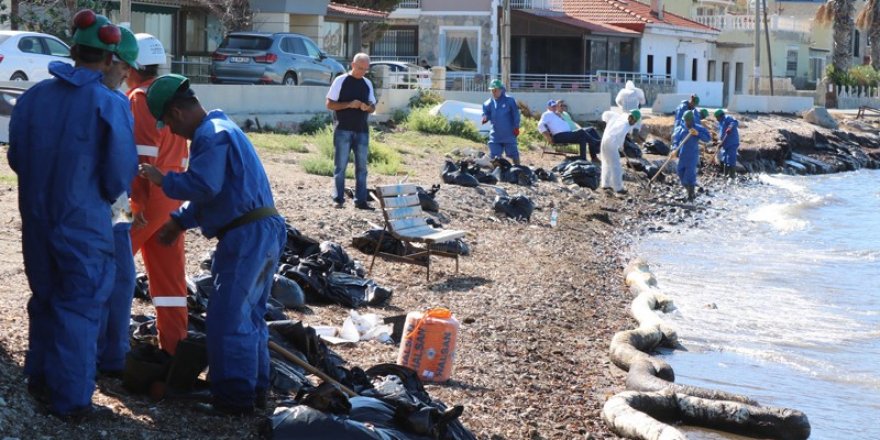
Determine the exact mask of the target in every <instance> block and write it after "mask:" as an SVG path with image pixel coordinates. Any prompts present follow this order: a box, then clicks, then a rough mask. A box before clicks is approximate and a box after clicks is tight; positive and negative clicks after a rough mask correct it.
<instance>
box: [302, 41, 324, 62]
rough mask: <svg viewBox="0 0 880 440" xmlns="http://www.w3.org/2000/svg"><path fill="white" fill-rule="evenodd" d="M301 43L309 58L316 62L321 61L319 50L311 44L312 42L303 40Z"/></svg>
mask: <svg viewBox="0 0 880 440" xmlns="http://www.w3.org/2000/svg"><path fill="white" fill-rule="evenodd" d="M302 42H303V44H305V45H306V51H307V52H308V53H309V56H310V57H312V58H314V59H316V60H318V59H321V49H318V46H315V43H312V40H308V39H305V38H303V39H302Z"/></svg>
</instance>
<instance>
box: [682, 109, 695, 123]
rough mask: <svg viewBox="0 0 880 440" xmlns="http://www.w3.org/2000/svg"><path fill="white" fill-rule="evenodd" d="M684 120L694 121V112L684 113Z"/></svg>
mask: <svg viewBox="0 0 880 440" xmlns="http://www.w3.org/2000/svg"><path fill="white" fill-rule="evenodd" d="M682 119H684V120H685V121H693V120H694V111H693V110H688V111H686V112H684V117H683V118H682Z"/></svg>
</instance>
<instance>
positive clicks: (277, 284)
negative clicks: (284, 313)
mask: <svg viewBox="0 0 880 440" xmlns="http://www.w3.org/2000/svg"><path fill="white" fill-rule="evenodd" d="M270 295H271V296H272V298H273V299H275V300H276V301H278V302H279V303H280V304H281V305H283V306H284V307H286V308H288V309H296V308H299V307H302V306H304V305H305V304H306V295H305V293H303V290H302V287H299V284H296V282H294V281H293V280H291V279H290V278H287V277H284V276H281V275H278V274H275V275H274V279H273V281H272V292H271V293H270Z"/></svg>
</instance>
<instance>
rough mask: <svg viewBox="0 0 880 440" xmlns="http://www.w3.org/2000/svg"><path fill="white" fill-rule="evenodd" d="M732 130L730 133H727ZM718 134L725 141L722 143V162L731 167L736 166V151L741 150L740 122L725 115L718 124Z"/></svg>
mask: <svg viewBox="0 0 880 440" xmlns="http://www.w3.org/2000/svg"><path fill="white" fill-rule="evenodd" d="M728 130H730V133H728V132H727V131H728ZM718 133H719V135H720V136H721V137H722V138H723V139H724V142H722V143H721V162H723V163H724V164H725V165H727V166H730V167H735V166H736V150H738V149H739V121H737V120H736V119H733V117H732V116H730V115H725V116H724V118H723V119H721V122H719V123H718Z"/></svg>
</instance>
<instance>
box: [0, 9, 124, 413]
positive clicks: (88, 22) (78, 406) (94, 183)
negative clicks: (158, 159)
mask: <svg viewBox="0 0 880 440" xmlns="http://www.w3.org/2000/svg"><path fill="white" fill-rule="evenodd" d="M73 30H74V33H73V47H72V48H71V51H70V52H71V57H72V58H73V61H74V63H75V64H74V65H73V66H71V65H69V64H67V63H64V62H59V61H54V62H51V63H49V73H51V74H52V76H53V77H54V78H50V79H47V80H45V81H41V82H40V83H39V84H36V85H34V86H33V87H31V88H30V89H28V90H27V91H26V92H25V93H23V94H22V95H21V97H20V98H19V99H18V102H17V103H16V105H15V107H14V109H13V111H12V117H11V119H10V123H9V133H10V136H9V150H8V152H7V157H8V160H9V165H10V166H11V167H12V169H13V170H14V171H15V173H16V174H17V175H18V201H19V211H20V212H21V220H22V222H21V224H22V238H21V241H22V253H23V256H24V268H25V274H26V275H27V278H28V285H29V286H30V289H31V292H32V295H31V297H30V299H29V300H28V307H27V308H28V318H29V322H30V324H29V329H28V330H29V332H28V351H27V354H26V356H25V365H24V374H25V376H26V377H27V380H28V392H29V393H30V394H31V395H32V396H33V397H34V398H35V399H36V400H37V401H38V402H40V403H43V404H46V405H47V406H48V410H49V412H50V413H51V414H54V415H56V416H58V417H59V418H62V419H64V420H68V421H71V422H82V421H85V420H87V419H91V418H93V416H97V417H98V418H100V417H104V416H106V415H107V414H108V413H111V411H110V410H109V408H105V407H99V406H96V405H93V404H92V402H91V399H92V393H93V392H94V390H95V372H96V362H97V347H98V344H97V340H98V331H99V322H100V318H101V315H102V313H103V311H104V309H105V307H107V301H108V298H109V297H110V294H111V291H112V288H113V282H114V278H115V273H116V264H115V262H114V251H115V250H114V241H113V227H112V224H111V209H110V206H111V204H112V203H113V202H114V201H115V200H117V199H118V198H119V197H120V196H122V195H124V194H127V193H128V191H129V190H130V187H131V181H132V179H133V178H134V176H135V173H136V172H137V151H136V150H135V144H134V135H133V131H132V130H133V129H132V126H133V120H132V116H131V111H130V110H129V107H128V104H127V103H126V102H125V100H124V99H121V97H120V96H119V94H118V93H117V92H115V91H113V90H110V89H109V88H108V87H106V86H105V85H104V84H103V83H102V78H103V77H104V75H105V74H106V73H107V72H109V70H110V68H111V66H112V62H113V52H114V51H115V50H116V47H117V45H118V44H119V42H120V40H121V32H120V31H119V28H117V27H116V26H114V25H113V24H112V23H110V21H109V20H108V19H107V18H106V17H104V16H102V15H97V14H95V13H94V12H93V11H91V10H82V11H80V12H78V13H77V14H76V15H75V16H74V23H73Z"/></svg>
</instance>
